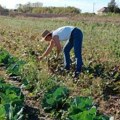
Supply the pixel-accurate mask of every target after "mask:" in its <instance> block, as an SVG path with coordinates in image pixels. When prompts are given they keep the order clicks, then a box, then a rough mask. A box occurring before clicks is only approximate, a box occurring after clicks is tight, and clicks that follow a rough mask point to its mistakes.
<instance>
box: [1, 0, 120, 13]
mask: <svg viewBox="0 0 120 120" xmlns="http://www.w3.org/2000/svg"><path fill="white" fill-rule="evenodd" d="M110 1H111V0H0V5H2V6H3V7H6V8H9V9H14V8H16V4H26V3H28V2H31V3H35V2H41V3H43V6H56V7H58V6H62V7H67V6H74V7H77V8H79V9H81V10H82V12H93V11H94V12H97V11H98V10H99V9H100V8H102V7H106V6H107V5H108V3H109V2H110ZM116 2H117V4H118V5H119V6H120V0H116Z"/></svg>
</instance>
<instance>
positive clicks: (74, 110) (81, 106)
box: [68, 97, 109, 120]
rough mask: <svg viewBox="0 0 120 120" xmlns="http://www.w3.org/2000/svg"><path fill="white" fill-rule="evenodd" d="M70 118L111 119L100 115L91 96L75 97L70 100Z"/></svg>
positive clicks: (76, 119)
mask: <svg viewBox="0 0 120 120" xmlns="http://www.w3.org/2000/svg"><path fill="white" fill-rule="evenodd" d="M68 120H109V117H107V116H104V115H99V114H98V112H97V108H96V107H95V106H94V105H93V100H92V98H91V97H75V98H73V99H72V100H71V102H70V108H69V109H68Z"/></svg>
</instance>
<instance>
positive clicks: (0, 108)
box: [0, 104, 6, 120]
mask: <svg viewBox="0 0 120 120" xmlns="http://www.w3.org/2000/svg"><path fill="white" fill-rule="evenodd" d="M0 120H6V111H5V107H4V105H2V104H0Z"/></svg>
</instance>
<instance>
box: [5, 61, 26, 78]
mask: <svg viewBox="0 0 120 120" xmlns="http://www.w3.org/2000/svg"><path fill="white" fill-rule="evenodd" d="M24 65H25V61H22V60H19V61H17V62H15V63H14V64H11V65H10V66H9V67H8V68H7V73H9V74H11V75H16V76H19V75H21V69H22V68H23V66H24Z"/></svg>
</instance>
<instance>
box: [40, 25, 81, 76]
mask: <svg viewBox="0 0 120 120" xmlns="http://www.w3.org/2000/svg"><path fill="white" fill-rule="evenodd" d="M42 37H43V39H44V40H45V41H47V42H49V46H48V48H47V49H46V51H45V52H44V53H43V55H42V56H39V57H38V60H42V59H43V58H44V57H45V56H47V55H48V54H49V53H50V52H51V50H52V48H53V47H56V48H57V57H58V56H59V53H60V52H61V51H62V46H61V42H62V41H66V44H65V45H64V48H63V53H64V68H65V69H66V70H70V61H71V60H70V50H71V49H72V48H74V53H75V58H76V70H75V75H74V77H78V76H79V73H80V72H81V67H82V65H83V62H82V54H81V52H82V41H83V34H82V31H81V30H80V29H78V28H77V27H74V26H63V27H60V28H58V29H56V30H54V31H52V32H50V31H48V30H45V31H44V32H43V33H42Z"/></svg>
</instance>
